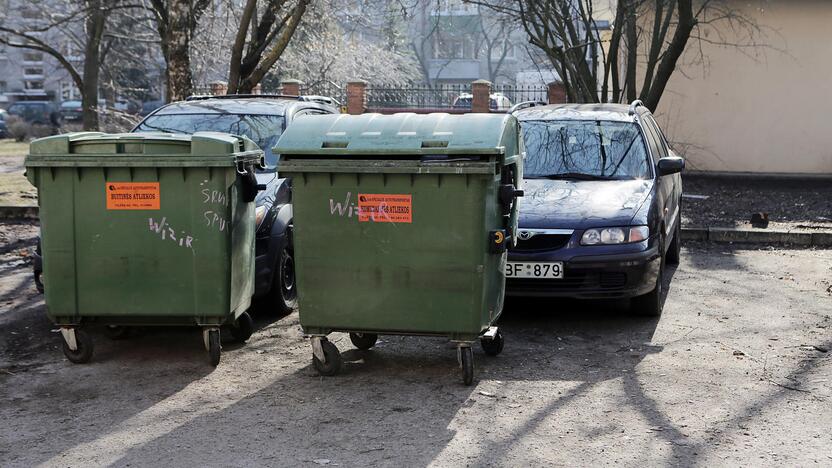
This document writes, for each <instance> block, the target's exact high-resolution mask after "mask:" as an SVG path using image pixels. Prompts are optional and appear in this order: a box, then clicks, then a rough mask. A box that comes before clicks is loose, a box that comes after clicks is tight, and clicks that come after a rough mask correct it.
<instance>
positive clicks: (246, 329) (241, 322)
mask: <svg viewBox="0 0 832 468" xmlns="http://www.w3.org/2000/svg"><path fill="white" fill-rule="evenodd" d="M252 333H254V320H252V319H251V315H249V313H248V312H243V313H242V315H240V316H239V317H237V320H235V321H234V324H233V325H232V326H231V336H233V337H234V339H235V340H237V341H239V342H240V343H245V342H246V341H248V339H249V338H251V334H252Z"/></svg>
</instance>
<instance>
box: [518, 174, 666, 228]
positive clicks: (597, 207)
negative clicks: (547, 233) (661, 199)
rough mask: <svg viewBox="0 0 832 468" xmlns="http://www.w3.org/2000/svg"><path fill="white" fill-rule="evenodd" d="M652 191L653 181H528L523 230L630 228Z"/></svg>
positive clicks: (522, 223) (521, 210)
mask: <svg viewBox="0 0 832 468" xmlns="http://www.w3.org/2000/svg"><path fill="white" fill-rule="evenodd" d="M652 187H653V181H652V180H602V181H577V180H546V179H525V180H524V181H523V189H524V190H525V195H524V196H523V198H521V200H520V226H521V227H530V228H531V227H535V228H562V229H588V228H592V227H602V226H620V225H627V224H629V223H630V222H631V220H632V219H633V216H635V214H636V212H637V211H638V209H639V207H641V205H642V204H643V203H644V201H645V200H646V199H647V197H648V196H649V195H650V193H651V189H652Z"/></svg>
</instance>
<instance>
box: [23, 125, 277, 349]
mask: <svg viewBox="0 0 832 468" xmlns="http://www.w3.org/2000/svg"><path fill="white" fill-rule="evenodd" d="M262 158H263V155H262V152H261V151H260V150H259V149H258V148H257V146H256V145H255V144H254V143H253V142H252V141H251V140H248V139H246V138H244V137H237V136H232V135H226V134H221V133H207V132H206V133H196V134H194V135H170V134H161V133H159V134H152V133H151V134H103V133H75V134H68V135H59V136H53V137H48V138H42V139H39V140H35V141H33V142H32V144H31V146H30V148H29V155H28V156H27V158H26V163H25V164H26V175H27V177H28V179H29V181H30V182H31V183H32V184H33V185H34V186H35V187H37V189H38V202H39V205H40V221H41V247H42V252H43V281H44V285H45V297H46V307H47V314H48V316H49V318H50V319H51V320H53V321H54V322H55V323H56V324H57V325H59V326H60V327H61V332H62V334H63V338H64V346H63V348H64V354H66V356H67V358H68V359H69V360H70V361H73V362H86V361H88V360H89V359H90V358H91V356H92V340H91V338H90V336H89V334H87V333H86V332H85V331H84V330H82V329H81V327H82V326H83V325H85V324H87V323H90V322H96V323H99V324H102V325H104V326H105V330H109V332H110V334H116V335H117V334H119V333H120V331H123V330H126V328H125V327H128V326H132V325H197V326H200V327H203V338H204V342H205V347H206V349H207V350H208V352H209V357H210V360H211V363H212V364H213V365H217V364H218V363H219V359H220V352H221V351H220V350H221V346H220V330H219V327H220V326H221V325H225V324H229V325H231V326H232V327H231V331H232V334H233V335H235V337H236V338H238V339H240V340H242V341H245V340H246V339H247V338H248V337H249V336H250V335H251V332H252V323H251V317H249V316H248V314H247V312H246V310H247V309H248V307H249V305H250V302H251V296H252V292H253V280H254V203H252V201H253V200H254V197H255V195H256V193H257V184H256V180H255V179H254V175H253V169H254V166H255V165H257V164H261V163H262Z"/></svg>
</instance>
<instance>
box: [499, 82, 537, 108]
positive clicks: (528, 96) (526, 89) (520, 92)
mask: <svg viewBox="0 0 832 468" xmlns="http://www.w3.org/2000/svg"><path fill="white" fill-rule="evenodd" d="M491 93H492V94H497V93H499V94H502V95H503V96H505V97H507V98H508V100H509V101H511V103H512V104H517V103H518V102H525V101H542V102H548V99H549V89H548V86H546V85H521V86H515V85H496V86H492V88H491Z"/></svg>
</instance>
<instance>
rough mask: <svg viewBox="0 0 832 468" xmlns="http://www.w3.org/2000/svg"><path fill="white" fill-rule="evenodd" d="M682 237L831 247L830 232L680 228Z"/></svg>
mask: <svg viewBox="0 0 832 468" xmlns="http://www.w3.org/2000/svg"><path fill="white" fill-rule="evenodd" d="M682 239H684V240H692V241H703V242H739V243H744V244H765V245H782V244H791V245H802V246H807V247H808V246H813V247H832V232H830V231H820V232H805V231H769V230H754V229H729V228H713V227H712V228H682Z"/></svg>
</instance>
